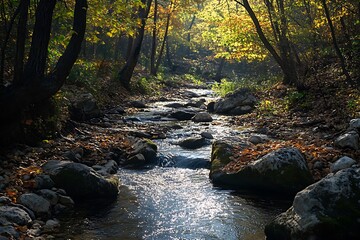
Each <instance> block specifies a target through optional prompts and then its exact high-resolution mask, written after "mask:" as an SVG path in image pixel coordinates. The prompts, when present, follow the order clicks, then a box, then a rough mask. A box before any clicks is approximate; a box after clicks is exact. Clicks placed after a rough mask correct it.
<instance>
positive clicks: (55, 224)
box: [43, 219, 60, 233]
mask: <svg viewBox="0 0 360 240" xmlns="http://www.w3.org/2000/svg"><path fill="white" fill-rule="evenodd" d="M59 228H60V222H59V221H58V220H56V219H49V220H47V221H46V223H45V225H44V230H43V231H44V232H45V233H49V232H55V231H57V230H59Z"/></svg>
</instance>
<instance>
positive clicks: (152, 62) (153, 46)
mask: <svg viewBox="0 0 360 240" xmlns="http://www.w3.org/2000/svg"><path fill="white" fill-rule="evenodd" d="M157 15H158V0H154V26H153V34H152V42H151V53H150V74H152V75H156V69H155V64H156V63H155V55H156V38H157V29H156V27H157V26H156V25H157Z"/></svg>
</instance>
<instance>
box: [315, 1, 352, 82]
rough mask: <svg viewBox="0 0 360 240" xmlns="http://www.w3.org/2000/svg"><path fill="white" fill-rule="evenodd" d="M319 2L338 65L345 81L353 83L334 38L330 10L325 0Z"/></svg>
mask: <svg viewBox="0 0 360 240" xmlns="http://www.w3.org/2000/svg"><path fill="white" fill-rule="evenodd" d="M321 3H322V5H323V7H324V11H325V16H326V19H327V22H328V25H329V28H330V33H331V38H332V42H333V45H334V48H335V51H336V55H337V56H338V58H339V60H340V65H341V69H342V71H343V73H344V75H345V77H346V81H347V82H348V83H351V84H355V82H354V81H353V80H352V78H351V76H350V74H349V72H348V70H347V69H346V64H345V58H344V55H343V54H342V52H341V50H340V47H339V45H338V42H337V40H336V35H335V29H334V25H333V22H332V20H331V17H330V11H329V8H328V6H327V4H326V0H321Z"/></svg>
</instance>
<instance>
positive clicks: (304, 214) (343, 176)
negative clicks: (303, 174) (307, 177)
mask: <svg viewBox="0 0 360 240" xmlns="http://www.w3.org/2000/svg"><path fill="white" fill-rule="evenodd" d="M359 199H360V169H359V168H347V169H344V170H341V171H338V172H337V173H335V174H334V173H330V174H329V175H327V176H326V177H325V178H323V179H321V180H320V181H318V182H316V183H314V184H312V185H310V186H308V187H307V188H305V189H304V190H302V191H301V192H298V193H297V194H296V196H295V199H294V202H293V204H292V207H290V208H289V209H288V210H287V211H286V212H285V213H282V214H280V215H279V216H277V217H276V219H275V220H274V221H273V222H272V223H270V224H269V225H267V226H266V228H265V233H266V236H267V238H266V239H269V240H285V239H292V240H302V239H331V240H335V239H358V237H359V236H360V221H359V213H360V204H359Z"/></svg>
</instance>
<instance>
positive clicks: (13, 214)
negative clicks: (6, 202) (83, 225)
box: [0, 206, 32, 226]
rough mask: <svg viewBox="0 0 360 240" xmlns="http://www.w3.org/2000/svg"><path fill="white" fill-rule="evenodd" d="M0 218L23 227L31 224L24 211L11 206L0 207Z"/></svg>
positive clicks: (28, 216)
mask: <svg viewBox="0 0 360 240" xmlns="http://www.w3.org/2000/svg"><path fill="white" fill-rule="evenodd" d="M0 218H4V219H6V220H7V221H9V222H11V223H16V224H17V225H20V226H25V225H28V224H30V223H31V222H32V220H31V217H30V215H29V214H28V213H27V212H26V211H25V210H23V209H21V208H19V207H13V206H0Z"/></svg>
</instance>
